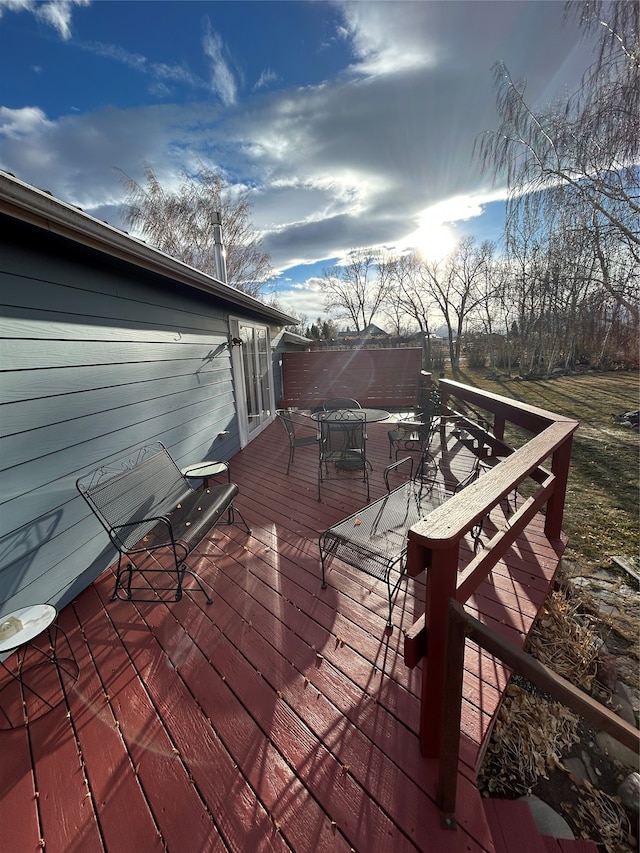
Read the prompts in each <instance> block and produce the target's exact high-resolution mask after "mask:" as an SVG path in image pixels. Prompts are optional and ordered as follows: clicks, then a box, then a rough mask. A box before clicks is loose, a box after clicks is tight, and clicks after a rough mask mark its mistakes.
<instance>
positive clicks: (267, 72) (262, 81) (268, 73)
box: [253, 68, 280, 92]
mask: <svg viewBox="0 0 640 853" xmlns="http://www.w3.org/2000/svg"><path fill="white" fill-rule="evenodd" d="M279 79H280V78H279V77H278V75H277V74H276V72H275V71H272V70H271V69H270V68H265V69H264V71H263V72H262V74H261V75H260V77H259V78H258V80H257V82H256V83H255V84H254V86H253V91H254V92H257V91H258V90H259V89H266V88H267V87H268V86H269V84H270V83H275V82H276V81H277V80H279Z"/></svg>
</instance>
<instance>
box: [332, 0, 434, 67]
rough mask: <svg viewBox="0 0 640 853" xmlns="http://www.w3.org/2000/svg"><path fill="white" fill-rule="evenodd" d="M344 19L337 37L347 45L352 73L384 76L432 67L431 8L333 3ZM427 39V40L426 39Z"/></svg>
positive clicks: (416, 5)
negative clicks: (345, 40)
mask: <svg viewBox="0 0 640 853" xmlns="http://www.w3.org/2000/svg"><path fill="white" fill-rule="evenodd" d="M335 5H336V6H337V7H338V8H339V9H340V10H341V11H342V14H343V16H344V22H345V24H344V26H340V27H339V30H338V32H339V35H340V36H341V37H342V38H346V39H348V40H350V41H351V44H352V48H353V52H354V54H355V60H356V61H355V62H354V64H353V66H352V71H356V72H358V73H360V74H365V75H386V74H394V73H396V72H401V71H405V70H407V69H409V68H412V69H416V68H420V67H427V66H431V65H434V64H435V62H436V55H437V50H436V44H437V42H436V40H435V39H434V38H433V35H435V33H433V29H432V28H431V27H430V26H429V23H430V20H431V18H432V16H433V9H434V6H433V4H431V3H428V2H419V3H403V4H402V6H401V7H399V6H398V5H396V4H395V3H391V4H389V3H362V2H351V0H347V2H336V4H335ZM430 34H432V35H431V38H429V35H430Z"/></svg>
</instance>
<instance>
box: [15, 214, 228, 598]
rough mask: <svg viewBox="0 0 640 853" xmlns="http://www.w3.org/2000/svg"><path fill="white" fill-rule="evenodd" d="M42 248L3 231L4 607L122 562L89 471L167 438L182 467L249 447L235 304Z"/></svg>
mask: <svg viewBox="0 0 640 853" xmlns="http://www.w3.org/2000/svg"><path fill="white" fill-rule="evenodd" d="M4 240H7V241H8V242H7V243H5V242H4ZM33 245H34V244H33V241H32V240H30V239H29V238H28V235H25V236H24V237H23V234H22V232H21V231H20V230H19V229H18V228H16V229H15V230H14V231H11V229H9V233H7V232H6V231H4V230H2V231H0V302H1V303H2V307H1V308H0V555H1V559H0V613H6V612H8V611H10V610H12V609H14V608H17V607H21V606H24V605H26V604H30V603H35V602H51V603H52V604H54V605H56V606H62V605H63V604H65V603H66V602H67V601H69V600H71V599H72V598H73V597H74V596H75V595H76V594H77V593H78V592H80V590H81V589H82V588H84V586H86V585H87V584H88V583H90V582H91V581H92V580H93V579H94V578H95V577H97V575H98V574H100V573H101V572H102V571H103V570H104V569H105V568H107V567H108V566H109V565H110V564H111V562H112V561H113V557H114V554H113V551H112V549H111V546H110V545H109V543H108V539H107V536H106V533H105V532H104V531H103V530H102V528H101V527H100V525H99V524H98V522H97V521H96V520H95V519H94V517H93V516H92V515H91V513H90V511H89V509H88V507H87V505H86V504H85V502H84V501H83V500H82V498H81V497H80V496H79V495H78V492H77V490H76V488H75V481H76V479H77V478H78V477H79V476H80V475H81V474H82V473H85V472H86V471H87V470H89V469H90V468H92V467H94V466H97V465H98V464H100V463H101V462H103V461H107V460H109V459H113V458H117V457H119V456H121V455H124V454H126V453H128V452H129V451H132V450H135V449H137V448H139V447H141V446H143V445H144V444H147V443H149V442H151V441H155V440H160V441H163V442H164V443H165V444H166V445H167V446H168V447H169V450H170V452H171V453H172V455H173V456H174V458H175V459H176V461H177V463H178V464H179V465H184V464H186V463H187V462H190V461H195V460H197V459H203V458H219V459H227V458H230V457H231V456H232V455H233V454H234V453H236V452H237V450H238V449H239V439H238V429H237V420H236V415H235V405H234V395H233V383H232V375H231V360H230V355H229V350H228V347H227V346H226V342H227V335H228V324H227V313H226V310H225V306H222V305H221V304H219V303H216V301H215V300H213V299H212V298H207V297H206V296H204V295H201V294H198V293H197V292H196V291H190V290H189V289H187V288H184V287H181V286H179V285H174V284H172V283H171V282H167V281H166V280H164V279H160V278H158V277H153V276H151V275H150V274H145V273H141V272H139V271H134V270H132V268H130V267H125V266H124V265H121V266H120V267H118V266H117V265H115V264H114V263H113V261H109V262H104V263H103V262H102V259H100V258H99V257H98V256H97V255H92V254H91V253H84V254H81V253H76V254H73V253H72V252H71V251H70V250H69V248H68V246H64V245H62V248H61V251H58V249H57V248H56V244H55V241H54V240H53V239H44V240H43V241H42V242H41V243H38V247H39V250H38V252H37V253H36V252H34V250H33ZM220 432H228V435H227V436H226V437H225V438H224V439H220V438H218V433H220Z"/></svg>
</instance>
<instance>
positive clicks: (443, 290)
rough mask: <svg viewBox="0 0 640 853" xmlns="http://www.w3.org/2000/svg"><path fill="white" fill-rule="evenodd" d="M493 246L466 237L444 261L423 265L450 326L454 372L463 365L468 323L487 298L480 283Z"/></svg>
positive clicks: (489, 260) (430, 285)
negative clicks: (463, 338) (461, 357)
mask: <svg viewBox="0 0 640 853" xmlns="http://www.w3.org/2000/svg"><path fill="white" fill-rule="evenodd" d="M494 249H495V247H494V245H493V243H491V242H488V241H486V242H484V243H482V244H481V245H480V246H477V245H476V243H475V240H474V238H473V237H464V238H463V239H462V240H459V241H458V243H457V245H456V246H455V247H454V249H453V251H452V252H451V253H450V254H449V255H448V256H447V257H446V258H445V259H444V260H443V261H430V262H429V261H427V262H425V265H424V269H425V273H426V276H425V278H426V284H427V286H428V288H429V290H430V292H431V294H432V296H433V298H434V299H435V301H436V303H437V305H438V308H439V309H440V312H441V313H442V316H443V317H444V321H445V323H446V326H447V332H448V337H449V358H450V360H451V367H452V369H453V370H454V371H456V370H457V369H458V367H459V365H460V350H461V346H462V333H463V331H464V328H465V322H466V321H467V319H468V318H469V317H471V316H473V314H474V312H476V310H477V309H478V306H479V305H480V304H481V303H482V302H483V301H484V300H486V298H487V293H486V291H484V290H483V288H482V286H481V285H482V282H483V280H484V281H486V277H485V276H484V270H485V268H486V266H487V264H489V263H491V261H492V258H493V253H494Z"/></svg>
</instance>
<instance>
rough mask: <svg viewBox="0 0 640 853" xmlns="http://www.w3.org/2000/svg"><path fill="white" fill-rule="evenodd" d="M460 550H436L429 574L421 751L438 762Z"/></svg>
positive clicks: (423, 668) (426, 605)
mask: <svg viewBox="0 0 640 853" xmlns="http://www.w3.org/2000/svg"><path fill="white" fill-rule="evenodd" d="M458 550H459V543H458V542H455V543H454V544H453V545H449V546H448V547H446V548H445V549H442V550H440V549H438V550H432V551H431V565H430V566H429V568H428V569H427V572H426V602H425V623H426V628H427V649H428V651H427V657H426V659H425V660H424V661H423V664H422V695H421V699H420V747H421V750H422V753H423V755H426V756H427V757H428V758H437V757H438V756H439V754H440V739H441V733H442V714H443V709H444V675H445V671H446V646H447V621H448V619H447V616H448V601H449V599H450V598H455V594H456V581H457V574H458Z"/></svg>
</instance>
